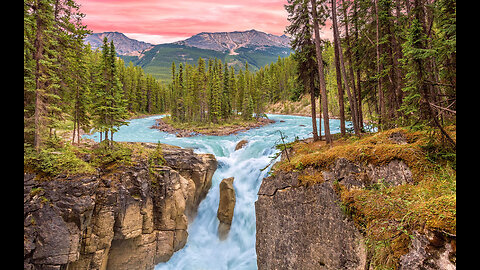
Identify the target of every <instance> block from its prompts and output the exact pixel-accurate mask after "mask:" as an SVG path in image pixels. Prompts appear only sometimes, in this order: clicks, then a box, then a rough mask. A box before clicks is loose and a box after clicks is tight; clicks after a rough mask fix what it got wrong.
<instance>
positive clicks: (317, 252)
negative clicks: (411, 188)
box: [255, 136, 456, 270]
mask: <svg viewBox="0 0 480 270" xmlns="http://www.w3.org/2000/svg"><path fill="white" fill-rule="evenodd" d="M397 137H398V136H397ZM400 139H401V138H400ZM400 139H398V138H397V140H400ZM322 173H323V179H324V181H323V182H322V183H318V184H315V185H313V186H311V187H308V188H307V187H305V186H299V182H298V173H296V172H289V173H287V172H282V171H278V172H275V176H270V177H267V178H265V179H264V180H263V182H262V185H261V186H260V190H259V192H258V200H257V201H256V202H255V214H256V221H257V223H256V228H257V235H256V237H257V240H256V252H257V265H258V269H260V270H261V269H332V270H333V269H362V270H363V269H370V268H369V267H370V266H369V265H368V260H367V252H366V247H365V244H364V243H365V239H364V237H363V236H362V234H361V233H360V232H359V231H358V230H357V228H356V227H355V225H354V222H353V221H352V220H351V219H350V218H348V217H347V216H346V215H345V214H344V213H343V211H342V210H341V202H340V199H339V198H338V195H337V194H336V193H335V191H334V189H333V183H334V182H335V181H338V182H340V183H342V184H343V185H344V186H345V187H346V188H349V189H356V188H366V187H369V186H371V185H378V184H381V185H385V186H394V185H401V184H406V183H413V177H412V173H411V171H410V169H409V168H408V166H407V165H406V164H405V163H404V162H403V161H401V160H393V161H391V162H389V163H387V164H382V165H372V164H359V163H355V162H351V161H349V160H347V159H345V158H339V159H337V160H336V161H335V162H334V163H333V164H332V165H331V166H330V167H329V169H328V170H325V171H322ZM430 234H431V233H430ZM429 237H430V238H431V239H430V238H429ZM440 238H441V237H439V236H435V235H434V236H429V233H428V232H427V233H424V234H416V235H415V239H414V240H413V241H412V245H411V248H410V251H409V252H408V253H407V254H405V255H404V256H402V257H401V260H400V265H399V267H400V269H445V270H447V269H448V270H451V269H456V267H455V264H453V263H452V262H451V261H452V259H451V258H450V257H452V256H455V242H452V243H450V242H448V241H447V240H445V239H440ZM439 239H440V240H439ZM452 254H453V255H452Z"/></svg>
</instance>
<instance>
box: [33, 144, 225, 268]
mask: <svg viewBox="0 0 480 270" xmlns="http://www.w3.org/2000/svg"><path fill="white" fill-rule="evenodd" d="M164 157H165V160H166V161H167V164H166V165H167V166H156V167H154V168H150V169H149V167H148V166H147V164H139V165H135V166H131V167H125V168H119V169H117V170H115V171H114V172H109V173H108V174H104V175H98V176H90V177H86V176H77V177H73V178H63V179H61V178H57V179H54V180H51V181H44V182H39V181H36V180H34V177H35V175H30V174H25V175H24V269H64V267H68V269H153V267H154V265H155V264H157V263H160V262H164V261H167V260H168V259H169V258H170V257H171V256H172V254H173V253H174V252H175V251H177V250H179V249H181V248H182V247H183V246H184V245H185V243H186V240H187V237H188V233H187V226H188V222H189V221H191V220H192V219H193V216H194V213H195V212H196V208H197V206H198V204H199V203H200V200H201V199H203V198H204V197H205V195H206V193H207V192H208V189H209V188H210V186H211V178H212V176H213V173H214V172H215V170H216V167H217V161H216V160H215V158H214V156H213V155H207V154H205V155H203V154H194V153H193V151H192V150H186V149H177V148H168V149H164Z"/></svg>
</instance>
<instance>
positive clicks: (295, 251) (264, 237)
mask: <svg viewBox="0 0 480 270" xmlns="http://www.w3.org/2000/svg"><path fill="white" fill-rule="evenodd" d="M297 177H298V174H297V173H284V172H277V173H276V174H275V176H271V177H267V178H265V179H264V180H263V182H262V185H261V186H260V190H259V192H258V195H259V196H258V200H257V201H256V202H255V215H256V220H257V225H256V229H257V235H256V238H257V240H256V252H257V266H258V269H359V270H360V269H362V270H363V269H364V266H365V263H366V262H365V260H366V248H365V246H364V242H365V241H364V239H363V236H362V235H361V233H360V232H359V231H358V230H357V229H356V228H355V225H354V224H353V221H351V220H349V219H348V218H347V217H346V216H345V214H344V213H343V212H342V210H341V209H340V207H339V201H338V198H337V195H336V193H335V191H334V190H333V188H332V186H331V183H329V182H324V183H321V184H317V185H314V186H312V187H309V188H306V187H304V186H300V187H298V179H297Z"/></svg>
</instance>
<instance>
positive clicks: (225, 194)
mask: <svg viewBox="0 0 480 270" xmlns="http://www.w3.org/2000/svg"><path fill="white" fill-rule="evenodd" d="M233 180H234V178H233V177H230V178H226V179H223V180H222V182H220V203H219V205H218V211H217V218H218V220H219V221H220V223H219V224H218V237H219V238H220V240H225V239H226V238H227V236H228V233H229V231H230V226H231V225H232V219H233V211H234V209H235V200H236V199H235V189H234V188H233Z"/></svg>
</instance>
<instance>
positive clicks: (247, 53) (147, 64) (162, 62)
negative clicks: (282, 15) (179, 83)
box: [85, 29, 291, 81]
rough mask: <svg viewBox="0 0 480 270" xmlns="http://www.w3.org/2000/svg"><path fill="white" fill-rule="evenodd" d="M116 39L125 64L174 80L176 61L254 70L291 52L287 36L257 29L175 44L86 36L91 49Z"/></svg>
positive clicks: (113, 35) (108, 34)
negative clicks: (209, 62)
mask: <svg viewBox="0 0 480 270" xmlns="http://www.w3.org/2000/svg"><path fill="white" fill-rule="evenodd" d="M105 36H106V37H107V39H108V40H109V41H110V40H113V43H114V45H115V48H116V51H117V53H118V55H119V57H121V58H122V59H124V61H125V63H126V64H127V65H128V64H129V62H132V63H133V64H134V65H137V66H141V67H142V68H143V69H144V70H145V72H147V73H150V74H152V75H153V76H155V77H156V78H159V79H162V80H165V81H169V80H171V74H170V72H171V65H172V62H173V61H174V62H175V63H176V64H177V66H178V64H179V63H185V62H188V63H189V64H196V63H197V61H198V58H199V57H202V58H203V59H205V60H207V59H209V58H218V59H220V60H222V61H223V62H226V63H227V64H228V65H229V66H234V67H235V69H237V70H238V69H240V68H244V66H245V63H246V62H248V65H249V69H250V70H251V71H255V70H258V69H260V68H261V67H263V66H265V65H267V64H270V63H271V62H274V61H276V60H277V59H278V57H279V56H280V57H286V56H288V55H289V54H290V53H291V49H290V39H289V37H287V36H286V35H282V36H277V35H273V34H267V33H264V32H260V31H257V30H253V29H252V30H248V31H234V32H215V33H208V32H202V33H199V34H196V35H194V36H192V37H190V38H187V39H185V40H182V41H177V42H173V43H166V44H158V45H153V44H150V43H146V42H143V41H138V40H134V39H131V38H128V37H126V36H125V35H124V34H122V33H118V32H104V33H94V34H92V35H89V36H87V38H86V39H85V43H90V45H91V46H92V49H96V48H100V47H101V46H102V42H103V41H102V40H103V38H104V37H105Z"/></svg>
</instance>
